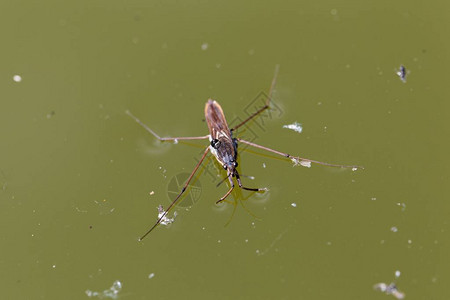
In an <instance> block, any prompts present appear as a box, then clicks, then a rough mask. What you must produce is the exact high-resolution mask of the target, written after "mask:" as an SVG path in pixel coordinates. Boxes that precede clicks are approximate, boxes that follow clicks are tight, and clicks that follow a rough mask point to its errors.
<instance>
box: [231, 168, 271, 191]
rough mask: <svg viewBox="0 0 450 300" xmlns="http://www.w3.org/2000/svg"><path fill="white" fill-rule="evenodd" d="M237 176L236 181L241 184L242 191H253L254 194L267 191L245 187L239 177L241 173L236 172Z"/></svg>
mask: <svg viewBox="0 0 450 300" xmlns="http://www.w3.org/2000/svg"><path fill="white" fill-rule="evenodd" d="M235 176H236V181H237V182H238V184H239V187H240V188H241V189H244V190H247V191H253V192H261V191H265V190H266V189H264V188H263V189H259V188H249V187H245V186H243V185H242V183H241V178H240V177H239V173H238V172H237V171H236V173H235Z"/></svg>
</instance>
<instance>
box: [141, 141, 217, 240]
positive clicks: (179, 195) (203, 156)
mask: <svg viewBox="0 0 450 300" xmlns="http://www.w3.org/2000/svg"><path fill="white" fill-rule="evenodd" d="M208 152H209V146H208V147H207V148H206V149H205V152H204V153H203V155H202V158H201V159H200V161H199V162H198V163H197V165H196V166H195V168H194V170H193V171H192V173H191V175H190V176H189V178H188V179H187V181H186V183H185V184H184V186H183V188H182V189H181V192H180V193H179V194H178V195H177V197H176V198H175V199H174V200H173V201H172V203H170V205H169V207H167V209H166V210H165V211H164V213H163V214H162V215H161V217H159V219H158V221H156V223H155V225H153V226H152V228H150V229H149V230H148V231H147V232H146V233H145V234H144V235H143V236H142V237H141V238H140V239H139V241H142V240H143V239H144V238H145V237H146V236H147V235H148V234H149V233H150V232H152V230H153V229H155V228H156V226H158V225H159V223H161V220H162V219H163V218H164V217H165V216H166V215H167V213H168V212H169V210H170V209H171V208H172V207H173V206H174V205H175V204H176V203H177V201H178V199H180V197H181V195H183V193H184V191H186V188H187V186H188V185H189V182H191V180H192V177H194V174H195V172H197V170H198V168H199V167H200V165H201V163H202V161H203V160H204V159H205V157H206V154H208Z"/></svg>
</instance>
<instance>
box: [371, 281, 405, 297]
mask: <svg viewBox="0 0 450 300" xmlns="http://www.w3.org/2000/svg"><path fill="white" fill-rule="evenodd" d="M373 289H374V290H375V291H380V292H382V293H385V294H386V295H392V296H394V297H395V298H397V299H404V298H405V293H403V292H400V291H399V290H398V289H397V286H396V285H395V283H391V284H389V285H387V284H386V283H384V282H380V283H377V284H375V285H374V286H373Z"/></svg>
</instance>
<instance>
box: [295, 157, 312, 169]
mask: <svg viewBox="0 0 450 300" xmlns="http://www.w3.org/2000/svg"><path fill="white" fill-rule="evenodd" d="M291 161H292V162H293V163H294V167H296V166H302V167H306V168H311V161H309V160H303V159H299V158H297V157H292V158H291Z"/></svg>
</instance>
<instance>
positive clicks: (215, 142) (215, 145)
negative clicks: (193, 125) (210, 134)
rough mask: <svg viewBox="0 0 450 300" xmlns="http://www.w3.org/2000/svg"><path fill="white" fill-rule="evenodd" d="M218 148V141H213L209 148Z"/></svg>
mask: <svg viewBox="0 0 450 300" xmlns="http://www.w3.org/2000/svg"><path fill="white" fill-rule="evenodd" d="M219 146H220V141H219V140H218V139H213V140H212V141H211V147H213V148H214V149H217V148H219Z"/></svg>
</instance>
